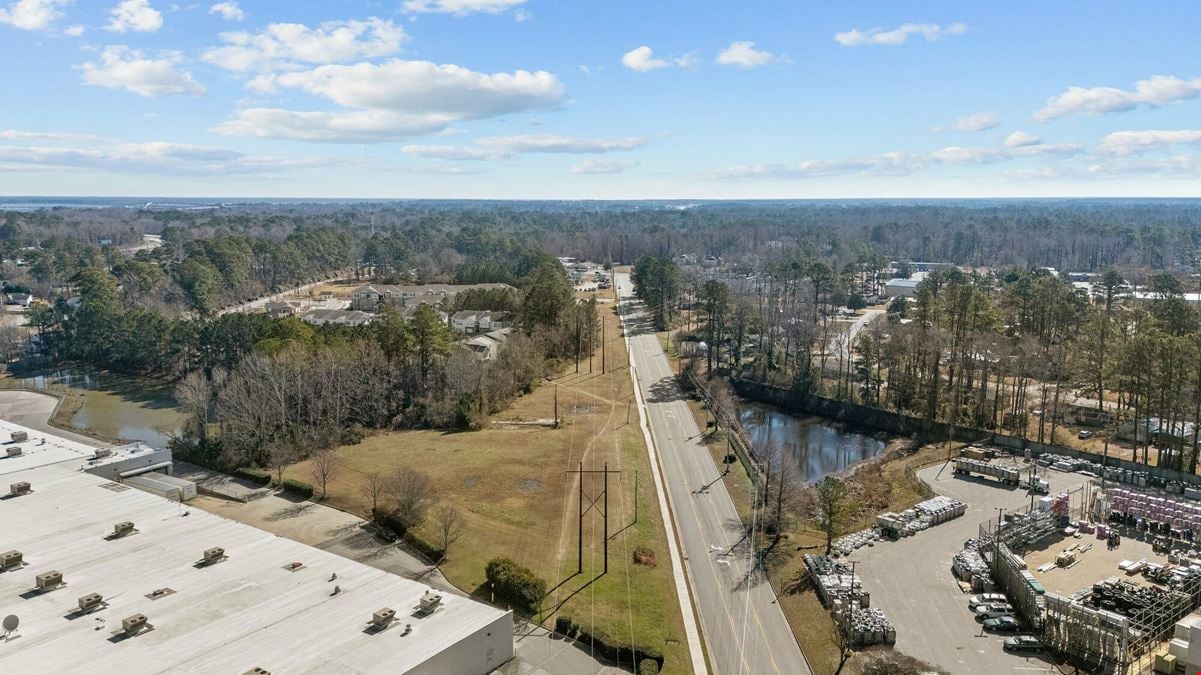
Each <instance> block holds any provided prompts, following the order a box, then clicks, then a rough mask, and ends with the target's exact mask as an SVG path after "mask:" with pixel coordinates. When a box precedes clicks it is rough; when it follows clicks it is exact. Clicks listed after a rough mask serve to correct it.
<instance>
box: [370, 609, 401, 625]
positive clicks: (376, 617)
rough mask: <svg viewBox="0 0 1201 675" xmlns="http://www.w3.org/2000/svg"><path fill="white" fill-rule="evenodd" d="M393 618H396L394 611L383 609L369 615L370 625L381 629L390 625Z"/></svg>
mask: <svg viewBox="0 0 1201 675" xmlns="http://www.w3.org/2000/svg"><path fill="white" fill-rule="evenodd" d="M394 618H396V610H394V609H391V608H388V607H385V608H383V609H381V610H379V611H377V612H376V613H375V614H372V615H371V623H372V624H373V625H376V626H379V627H380V628H383V627H385V626H387V625H388V624H390V623H392V619H394Z"/></svg>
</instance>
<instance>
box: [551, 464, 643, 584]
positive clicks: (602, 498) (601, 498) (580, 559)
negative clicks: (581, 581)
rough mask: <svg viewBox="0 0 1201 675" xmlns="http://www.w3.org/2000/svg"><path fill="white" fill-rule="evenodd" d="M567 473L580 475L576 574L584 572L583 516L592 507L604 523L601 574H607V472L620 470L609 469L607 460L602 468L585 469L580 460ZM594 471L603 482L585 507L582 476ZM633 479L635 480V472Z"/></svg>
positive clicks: (635, 493)
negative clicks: (603, 562)
mask: <svg viewBox="0 0 1201 675" xmlns="http://www.w3.org/2000/svg"><path fill="white" fill-rule="evenodd" d="M567 473H578V474H579V475H580V497H579V507H578V508H579V510H578V512H577V513H578V517H579V525H578V535H577V536H578V539H577V542H578V550H577V554H576V574H583V573H584V516H585V515H587V514H589V513H591V512H592V510H593V509H596V510H597V511H600V512H601V517H602V519H603V523H604V525H603V527H604V542H603V551H604V556H605V567H604V572H603V574H608V573H609V474H611V473H621V471H610V470H609V463H608V462H605V468H604V469H587V470H585V469H584V463H583V462H580V468H579V469H576V470H573V471H568V472H567ZM594 473H599V474H602V475H603V476H604V479H603V482H602V483H601V492H600V494H598V495H596V496H588V506H587V508H585V507H584V497H585V494H584V476H585V475H588V474H594ZM635 480H637V474H635ZM634 495H635V499H637V495H638V492H637V488H636V487H635V492H634ZM597 502H600V505H599V506H598V505H597ZM635 512H636V511H635ZM635 518H637V516H635Z"/></svg>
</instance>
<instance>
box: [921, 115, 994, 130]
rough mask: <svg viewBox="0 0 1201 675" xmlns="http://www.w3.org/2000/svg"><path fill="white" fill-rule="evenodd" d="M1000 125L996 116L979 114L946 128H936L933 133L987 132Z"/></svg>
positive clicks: (960, 119) (966, 117)
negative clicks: (949, 131)
mask: <svg viewBox="0 0 1201 675" xmlns="http://www.w3.org/2000/svg"><path fill="white" fill-rule="evenodd" d="M1000 123H1001V121H1000V120H998V119H997V116H996V115H994V114H992V113H990V112H978V113H972V114H971V115H964V116H963V117H960V118H959V119H956V120H955V121H953V122H951V124H950V125H948V126H946V127H934V129H933V131H945V130H947V129H951V130H954V131H987V130H989V129H992V128H994V127H996V126H997V125H999V124H1000Z"/></svg>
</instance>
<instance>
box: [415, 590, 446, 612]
mask: <svg viewBox="0 0 1201 675" xmlns="http://www.w3.org/2000/svg"><path fill="white" fill-rule="evenodd" d="M440 604H442V594H441V593H433V592H431V591H426V592H425V593H424V594H423V595H422V596H421V600H419V601H418V602H417V609H418V610H420V611H422V612H432V611H434V610H435V609H437V608H438V605H440Z"/></svg>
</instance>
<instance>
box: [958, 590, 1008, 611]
mask: <svg viewBox="0 0 1201 675" xmlns="http://www.w3.org/2000/svg"><path fill="white" fill-rule="evenodd" d="M997 602H1008V598H1006V597H1005V594H1004V593H981V594H980V595H973V596H972V597H970V598H968V601H967V606H968V608H969V609H972V610H975V609H976V608H977V607H979V606H980V605H991V604H993V603H997Z"/></svg>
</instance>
